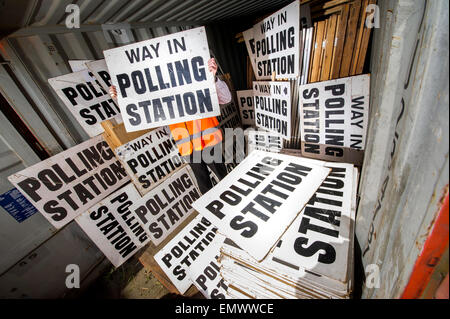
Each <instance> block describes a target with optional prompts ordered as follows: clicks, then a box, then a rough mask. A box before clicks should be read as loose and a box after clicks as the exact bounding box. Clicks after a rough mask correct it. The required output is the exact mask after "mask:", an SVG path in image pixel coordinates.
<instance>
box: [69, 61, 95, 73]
mask: <svg viewBox="0 0 450 319" xmlns="http://www.w3.org/2000/svg"><path fill="white" fill-rule="evenodd" d="M91 61H92V60H69V66H70V69H71V70H72V72H78V71H83V70H86V68H87V66H86V63H87V62H91Z"/></svg>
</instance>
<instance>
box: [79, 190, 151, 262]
mask: <svg viewBox="0 0 450 319" xmlns="http://www.w3.org/2000/svg"><path fill="white" fill-rule="evenodd" d="M140 198H141V196H140V195H139V193H138V191H137V190H136V188H135V187H134V185H133V184H131V183H130V184H128V185H127V186H125V187H123V188H121V189H119V190H117V191H116V192H114V193H112V194H111V195H109V196H108V197H107V198H105V199H103V200H102V201H101V202H100V203H97V204H95V205H94V206H92V207H91V208H89V209H88V210H87V211H86V212H84V213H83V214H81V215H79V216H78V217H77V218H75V221H76V222H77V224H78V225H80V227H81V229H83V231H84V232H85V233H86V234H87V235H88V236H89V238H90V239H91V240H92V241H93V242H94V243H95V244H96V245H97V247H98V248H99V249H100V250H101V251H102V253H103V254H105V256H106V257H107V258H108V259H109V261H110V262H111V263H112V264H113V265H114V266H115V267H119V266H120V265H122V264H123V263H124V262H125V261H127V260H128V259H129V258H130V257H131V256H133V255H134V254H135V253H136V252H137V251H138V250H139V249H140V248H141V247H143V246H144V245H145V244H147V243H148V242H149V241H150V236H149V234H148V233H147V231H146V230H145V228H144V225H143V224H142V222H141V221H140V220H139V218H138V217H137V215H136V214H135V213H134V212H133V211H131V210H130V207H131V206H132V205H133V204H134V203H136V202H137V201H139V199H140Z"/></svg>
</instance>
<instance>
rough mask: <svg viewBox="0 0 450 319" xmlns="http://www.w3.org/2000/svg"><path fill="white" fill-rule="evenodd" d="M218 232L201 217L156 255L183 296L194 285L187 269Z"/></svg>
mask: <svg viewBox="0 0 450 319" xmlns="http://www.w3.org/2000/svg"><path fill="white" fill-rule="evenodd" d="M216 230H217V228H215V227H214V225H213V224H211V222H209V221H208V220H207V219H206V218H204V217H202V216H200V215H199V216H197V217H196V218H194V219H193V220H192V221H191V222H190V223H189V224H188V225H187V226H186V227H184V228H183V229H182V230H181V231H180V232H179V233H178V234H177V235H176V236H175V237H174V238H173V239H172V240H171V241H170V242H168V243H167V245H165V246H164V247H163V248H162V249H161V250H160V251H158V252H157V253H156V254H155V260H156V262H157V263H158V265H159V266H160V267H161V269H162V270H163V271H164V272H165V273H166V275H167V276H168V277H169V279H170V280H171V281H172V283H173V284H174V286H175V287H176V288H177V289H178V291H179V292H180V293H181V294H184V293H185V292H186V291H187V290H188V289H189V287H190V286H191V285H192V281H191V278H190V277H189V276H188V274H187V269H188V268H189V267H190V265H191V264H192V263H193V262H194V261H195V260H196V259H197V258H199V257H200V256H201V255H202V254H203V251H205V248H206V247H207V246H208V245H209V244H210V243H211V242H212V241H213V239H214V237H215V236H216Z"/></svg>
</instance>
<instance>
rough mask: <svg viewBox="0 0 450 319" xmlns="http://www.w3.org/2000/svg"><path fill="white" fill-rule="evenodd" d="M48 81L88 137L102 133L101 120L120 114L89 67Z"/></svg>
mask: <svg viewBox="0 0 450 319" xmlns="http://www.w3.org/2000/svg"><path fill="white" fill-rule="evenodd" d="M48 82H49V83H50V86H51V87H52V88H53V89H54V90H55V92H56V94H57V95H58V96H59V98H60V99H61V100H62V101H63V102H64V105H65V106H66V107H67V108H68V109H69V110H70V112H71V113H72V114H73V116H74V117H75V119H76V120H77V122H78V123H80V125H81V127H82V128H83V129H84V130H85V131H86V133H87V134H88V135H89V136H90V137H94V136H97V135H99V134H101V133H103V128H102V126H101V124H100V123H101V122H102V121H106V120H108V119H110V118H112V117H115V116H116V115H119V114H120V110H119V108H118V107H117V105H116V104H115V103H114V101H113V100H112V98H111V96H110V95H109V93H108V92H107V91H105V90H103V88H102V87H101V86H100V84H99V83H98V81H97V80H95V78H93V77H91V76H90V75H89V71H88V70H83V71H79V72H75V73H69V74H66V75H62V76H58V77H55V78H51V79H48Z"/></svg>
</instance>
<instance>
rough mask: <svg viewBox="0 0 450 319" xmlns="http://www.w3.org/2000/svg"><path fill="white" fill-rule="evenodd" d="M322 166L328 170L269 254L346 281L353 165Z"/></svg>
mask: <svg viewBox="0 0 450 319" xmlns="http://www.w3.org/2000/svg"><path fill="white" fill-rule="evenodd" d="M325 166H326V167H329V168H331V173H330V174H329V175H328V177H327V178H326V179H325V181H324V182H323V183H322V185H320V187H319V188H318V189H317V191H316V193H315V194H314V196H313V197H311V199H310V200H309V202H308V204H307V205H306V206H305V208H304V209H303V211H302V213H301V214H300V215H299V216H298V217H297V218H296V220H295V221H294V222H293V223H292V225H291V226H290V227H289V228H288V229H287V231H286V233H285V234H284V235H283V236H282V237H281V240H280V243H279V244H278V245H277V247H275V249H274V251H273V252H272V253H271V256H272V257H275V258H276V259H278V260H282V261H284V262H286V263H288V264H290V265H294V266H296V267H298V268H301V269H306V270H308V271H310V272H313V273H315V274H319V275H321V276H326V277H329V278H331V279H333V280H337V281H339V282H346V281H347V280H348V278H347V273H348V256H349V249H350V247H351V246H350V243H351V242H352V241H353V233H352V232H351V230H352V223H354V221H355V207H353V206H354V205H355V203H356V198H354V197H355V194H356V193H354V191H353V190H354V188H356V185H354V180H355V178H354V177H355V176H354V175H355V172H354V166H353V165H352V164H345V163H326V165H325Z"/></svg>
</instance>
